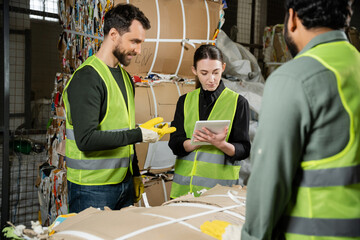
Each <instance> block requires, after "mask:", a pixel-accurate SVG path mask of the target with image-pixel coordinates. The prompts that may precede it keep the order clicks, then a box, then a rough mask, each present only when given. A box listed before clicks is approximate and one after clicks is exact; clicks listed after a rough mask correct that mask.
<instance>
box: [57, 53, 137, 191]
mask: <svg viewBox="0 0 360 240" xmlns="http://www.w3.org/2000/svg"><path fill="white" fill-rule="evenodd" d="M84 66H91V67H93V68H94V69H95V70H96V71H97V73H98V74H99V75H100V77H101V78H102V80H103V81H104V83H105V85H106V90H107V109H106V113H105V116H104V119H103V120H102V121H101V122H100V123H99V125H98V127H97V130H99V131H104V132H115V131H124V130H128V129H134V128H135V112H134V111H135V104H134V93H133V87H132V84H131V82H130V81H131V80H130V79H129V76H128V74H127V73H126V71H125V70H123V69H122V68H121V71H122V76H123V79H124V82H125V87H126V93H127V100H128V105H127V106H126V103H125V100H124V97H123V95H122V92H121V90H120V88H119V86H118V84H117V82H116V80H115V79H114V77H113V76H112V74H111V72H110V70H109V68H108V66H106V65H105V63H104V62H102V61H101V60H100V59H99V58H97V57H96V56H95V55H93V56H91V57H89V58H88V59H87V60H86V61H85V62H84V63H83V64H82V65H81V66H80V67H79V68H78V69H77V70H76V71H78V70H79V69H81V68H83V67H84ZM74 74H75V73H74ZM73 76H74V75H73ZM71 80H72V78H71V79H70V80H69V82H68V83H67V84H66V87H65V89H64V94H63V99H64V104H65V110H66V165H67V179H68V180H69V181H71V182H74V183H76V184H81V185H105V184H117V183H120V182H122V181H123V179H124V178H125V176H126V172H127V171H128V168H129V167H130V171H131V172H132V164H131V161H132V158H133V155H134V149H133V146H132V145H128V146H123V147H118V148H116V149H111V150H102V151H86V152H82V151H80V150H79V149H78V147H77V145H76V142H75V135H74V129H73V125H72V121H71V112H70V103H69V101H68V97H67V91H66V90H67V88H68V86H69V84H70V82H71Z"/></svg>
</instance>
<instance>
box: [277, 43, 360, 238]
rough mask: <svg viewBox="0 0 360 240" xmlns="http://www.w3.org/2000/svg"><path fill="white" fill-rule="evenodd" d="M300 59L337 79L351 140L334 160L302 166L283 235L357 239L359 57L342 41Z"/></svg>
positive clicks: (359, 204)
mask: <svg viewBox="0 0 360 240" xmlns="http://www.w3.org/2000/svg"><path fill="white" fill-rule="evenodd" d="M304 56H307V57H311V58H314V59H316V60H317V61H319V62H320V63H321V64H322V65H323V66H325V67H326V68H327V69H329V70H330V71H332V72H333V73H334V74H335V76H336V79H337V85H338V92H339V95H340V98H341V101H342V104H343V106H344V108H345V110H346V112H347V113H348V115H349V119H350V138H349V142H348V143H347V146H346V147H345V148H344V149H343V150H342V151H341V152H339V153H337V154H336V155H334V156H330V157H328V158H324V159H314V160H311V161H304V162H302V164H301V167H302V169H303V175H302V179H301V182H300V187H299V188H298V190H297V192H296V196H294V199H293V201H292V202H291V204H290V205H289V207H288V214H287V215H288V216H287V217H286V218H285V221H284V222H286V223H285V231H286V233H285V236H286V239H291V240H293V239H294V240H297V239H301V240H304V239H305V240H306V239H311V240H318V239H330V240H336V239H360V94H359V93H360V54H359V53H358V52H357V50H356V49H355V48H354V47H353V46H352V45H351V44H350V43H348V42H345V41H341V42H331V43H326V44H321V45H318V46H317V47H314V48H312V49H310V50H309V51H307V52H305V53H304V54H302V55H300V56H299V57H304ZM339 56H341V60H339Z"/></svg>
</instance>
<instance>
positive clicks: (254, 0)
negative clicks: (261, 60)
mask: <svg viewBox="0 0 360 240" xmlns="http://www.w3.org/2000/svg"><path fill="white" fill-rule="evenodd" d="M255 14H256V0H252V1H251V26H250V31H251V32H250V44H254V43H255V42H254V39H255ZM250 52H251V53H252V54H254V48H253V47H250Z"/></svg>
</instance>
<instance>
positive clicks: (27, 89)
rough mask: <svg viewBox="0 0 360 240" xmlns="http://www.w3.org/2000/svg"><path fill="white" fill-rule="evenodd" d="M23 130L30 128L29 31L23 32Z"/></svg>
mask: <svg viewBox="0 0 360 240" xmlns="http://www.w3.org/2000/svg"><path fill="white" fill-rule="evenodd" d="M24 100H25V128H26V129H30V128H31V30H30V29H26V30H25V99H24Z"/></svg>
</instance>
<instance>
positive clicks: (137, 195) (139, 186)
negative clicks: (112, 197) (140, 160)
mask: <svg viewBox="0 0 360 240" xmlns="http://www.w3.org/2000/svg"><path fill="white" fill-rule="evenodd" d="M133 182H134V203H137V202H138V201H140V199H141V195H142V194H143V193H144V183H143V181H142V177H141V176H134V177H133Z"/></svg>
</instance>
